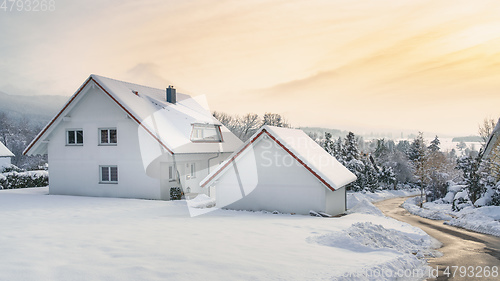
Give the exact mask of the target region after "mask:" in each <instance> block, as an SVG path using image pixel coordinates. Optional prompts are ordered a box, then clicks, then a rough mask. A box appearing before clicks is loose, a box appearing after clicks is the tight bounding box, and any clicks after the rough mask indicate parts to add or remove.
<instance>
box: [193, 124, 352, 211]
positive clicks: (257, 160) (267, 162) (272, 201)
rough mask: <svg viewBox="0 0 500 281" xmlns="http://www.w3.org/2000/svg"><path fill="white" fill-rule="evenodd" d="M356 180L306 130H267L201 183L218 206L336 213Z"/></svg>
mask: <svg viewBox="0 0 500 281" xmlns="http://www.w3.org/2000/svg"><path fill="white" fill-rule="evenodd" d="M355 180H356V176H355V175H354V174H352V173H351V172H350V171H349V170H348V169H347V168H345V167H344V166H343V165H342V164H340V163H339V162H338V161H337V160H336V159H335V158H334V157H333V156H331V155H330V154H328V153H327V152H326V151H325V150H324V149H323V148H321V147H320V146H319V145H318V144H317V143H316V142H315V141H313V140H312V139H311V138H310V137H309V136H308V135H306V134H305V133H304V132H303V131H301V130H295V129H285V128H278V127H272V126H264V127H262V128H261V129H260V130H259V131H258V132H257V133H255V135H253V136H252V137H251V138H250V139H249V140H248V141H247V142H246V143H245V144H244V145H243V146H242V147H241V148H240V149H238V150H237V151H235V152H234V153H233V154H232V155H231V156H230V157H229V158H228V159H227V160H226V161H225V162H223V163H222V164H221V165H220V166H219V167H218V168H217V169H216V170H213V171H212V173H210V175H208V176H207V177H206V178H205V179H203V180H202V181H201V183H200V184H201V186H202V187H204V188H210V189H212V190H213V189H215V192H213V191H212V192H211V193H212V195H214V193H215V195H216V196H215V197H216V204H217V207H219V208H228V209H236V210H252V211H259V210H268V211H274V210H277V211H280V212H284V213H297V214H308V213H309V211H310V210H313V211H317V212H325V213H328V214H330V215H337V214H340V213H343V212H344V211H345V208H346V197H345V196H346V193H345V188H344V186H345V185H347V184H349V183H351V182H353V181H355Z"/></svg>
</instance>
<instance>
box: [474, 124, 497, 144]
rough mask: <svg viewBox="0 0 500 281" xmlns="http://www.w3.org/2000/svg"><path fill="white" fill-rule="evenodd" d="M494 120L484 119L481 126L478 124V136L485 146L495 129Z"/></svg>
mask: <svg viewBox="0 0 500 281" xmlns="http://www.w3.org/2000/svg"><path fill="white" fill-rule="evenodd" d="M495 125H496V120H495V119H493V118H484V121H483V124H479V130H478V132H479V136H481V140H482V141H481V143H482V145H483V147H484V146H486V143H487V142H488V140H489V138H490V136H491V133H493V129H495Z"/></svg>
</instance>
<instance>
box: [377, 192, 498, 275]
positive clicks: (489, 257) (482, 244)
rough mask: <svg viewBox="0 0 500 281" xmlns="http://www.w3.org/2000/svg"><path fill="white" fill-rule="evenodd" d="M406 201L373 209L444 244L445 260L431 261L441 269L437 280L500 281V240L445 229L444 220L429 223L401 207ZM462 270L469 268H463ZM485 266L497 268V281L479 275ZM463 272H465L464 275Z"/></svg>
mask: <svg viewBox="0 0 500 281" xmlns="http://www.w3.org/2000/svg"><path fill="white" fill-rule="evenodd" d="M407 198H408V197H405V198H393V199H388V200H385V201H381V202H377V203H375V204H374V205H375V206H377V207H378V208H379V209H380V210H381V211H382V212H383V213H384V214H385V215H386V216H389V217H392V218H394V219H397V220H399V221H403V222H406V223H409V224H411V225H413V226H416V227H418V228H420V229H422V230H423V231H425V232H427V234H429V235H430V236H432V237H434V238H435V239H437V240H439V241H440V242H441V243H442V244H443V246H442V247H441V248H439V249H438V251H440V252H441V253H443V256H442V257H438V258H430V259H429V265H430V266H431V267H432V268H436V267H437V266H438V267H439V274H438V276H439V277H438V278H437V280H500V237H495V236H491V235H487V234H481V233H476V232H472V231H469V230H465V229H462V228H457V227H453V226H449V225H445V224H443V221H441V220H430V219H426V218H421V217H419V216H415V215H412V214H410V213H409V212H408V211H406V210H405V209H404V208H403V207H401V204H402V203H403V202H404V201H405V200H406V199H407ZM453 266H458V268H457V269H456V271H455V278H452V277H453V271H454V270H455V268H453ZM460 266H465V267H466V268H460ZM469 266H473V268H471V267H469ZM486 266H489V269H490V270H491V268H492V267H493V266H496V267H497V268H498V270H499V275H498V277H496V278H494V277H491V276H490V277H489V278H487V277H484V274H478V271H481V270H484V269H485V268H486ZM446 267H449V270H450V274H449V277H447V276H446V275H445V272H444V270H445V268H446ZM460 270H462V271H463V272H462V273H461V272H460ZM461 274H462V276H463V274H466V277H461ZM467 275H470V276H471V277H467ZM481 276H482V277H481ZM432 280H436V279H432Z"/></svg>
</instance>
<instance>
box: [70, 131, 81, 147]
mask: <svg viewBox="0 0 500 281" xmlns="http://www.w3.org/2000/svg"><path fill="white" fill-rule="evenodd" d="M66 145H83V130H67V131H66Z"/></svg>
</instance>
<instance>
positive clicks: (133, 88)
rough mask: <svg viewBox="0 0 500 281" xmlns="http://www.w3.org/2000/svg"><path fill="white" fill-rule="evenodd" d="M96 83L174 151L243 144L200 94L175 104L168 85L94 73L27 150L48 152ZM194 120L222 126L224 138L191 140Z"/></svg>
mask: <svg viewBox="0 0 500 281" xmlns="http://www.w3.org/2000/svg"><path fill="white" fill-rule="evenodd" d="M96 85H97V87H98V88H100V89H101V90H102V91H103V92H104V93H105V94H106V95H107V96H108V97H109V98H110V99H112V100H113V101H114V102H115V103H116V104H117V105H118V106H119V107H121V108H122V109H123V110H124V111H125V112H126V113H127V114H128V115H129V116H130V118H131V119H133V120H134V121H135V122H137V123H138V124H139V125H140V126H139V128H140V129H144V130H145V131H147V133H148V134H149V135H150V136H152V137H153V138H154V139H155V140H156V141H158V142H159V143H160V145H161V146H163V147H164V148H165V149H166V150H167V151H168V152H169V153H170V154H173V153H214V152H232V151H234V150H235V149H236V148H238V147H239V146H240V145H241V141H240V140H239V139H238V138H237V137H236V136H235V135H234V134H232V133H231V132H230V131H229V130H228V129H227V128H225V127H224V126H222V124H221V123H220V122H219V121H218V120H217V119H215V118H214V117H213V116H212V114H211V113H210V111H209V109H208V108H207V107H206V106H203V105H204V104H206V103H205V102H203V101H202V100H200V98H198V97H195V98H192V97H190V96H188V95H185V94H181V93H177V102H176V103H175V104H172V103H169V102H167V101H166V90H165V89H156V88H151V87H147V86H143V85H138V84H133V83H129V82H124V81H119V80H115V79H111V78H106V77H102V76H99V75H95V74H92V75H90V77H89V78H88V79H87V80H86V81H85V82H84V84H83V85H82V86H81V87H80V88H79V89H78V91H77V92H76V93H75V94H74V95H73V96H72V97H71V98H70V99H69V101H68V103H67V104H66V105H65V106H64V107H63V109H62V110H61V111H60V112H59V113H58V114H57V115H56V116H55V117H54V118H53V119H52V120H51V121H50V123H49V124H48V125H47V126H46V127H45V128H44V129H43V130H42V132H40V134H39V135H38V136H37V137H36V138H35V140H34V141H33V142H32V143H31V144H30V145H29V146H28V148H27V149H26V150H25V152H24V153H25V154H45V153H47V142H43V141H44V140H48V139H49V138H48V136H49V135H50V133H51V131H52V130H53V129H54V127H56V126H57V124H58V122H60V120H61V119H62V117H63V116H64V114H66V112H67V111H69V110H71V106H74V104H73V103H76V104H77V103H78V100H79V99H78V98H77V97H78V96H79V95H84V94H85V92H86V91H87V89H89V87H91V86H96ZM82 93H83V94H82ZM70 105H71V106H70ZM63 113H64V114H63ZM193 124H212V125H217V126H221V127H220V128H221V134H222V139H223V140H224V142H222V143H193V142H191V129H192V125H193Z"/></svg>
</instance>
